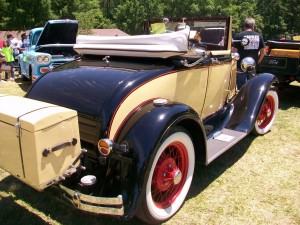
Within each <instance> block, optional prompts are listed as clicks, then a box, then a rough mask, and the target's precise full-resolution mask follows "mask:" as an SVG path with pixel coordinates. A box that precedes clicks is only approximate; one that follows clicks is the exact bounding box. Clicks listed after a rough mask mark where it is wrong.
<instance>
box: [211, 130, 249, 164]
mask: <svg viewBox="0 0 300 225" xmlns="http://www.w3.org/2000/svg"><path fill="white" fill-rule="evenodd" d="M246 135H247V133H245V132H241V131H235V130H229V129H225V128H224V129H223V130H221V131H218V132H216V133H215V134H214V135H213V136H212V138H210V139H208V140H207V157H206V165H208V164H209V163H211V162H212V161H213V160H214V159H216V158H217V157H218V156H219V155H221V154H222V153H224V152H225V151H227V150H228V149H229V148H231V147H232V146H233V145H235V144H236V143H237V142H239V140H241V139H242V138H244V137H245V136H246Z"/></svg>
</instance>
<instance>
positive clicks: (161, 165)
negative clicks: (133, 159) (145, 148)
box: [137, 127, 195, 224]
mask: <svg viewBox="0 0 300 225" xmlns="http://www.w3.org/2000/svg"><path fill="white" fill-rule="evenodd" d="M153 154H154V155H153V157H152V160H151V161H150V162H149V165H148V168H147V170H148V171H147V172H146V177H145V182H146V184H145V186H144V188H143V190H142V195H141V198H142V201H141V203H140V205H139V207H138V209H137V216H138V217H139V218H140V219H141V220H143V221H145V222H147V223H150V224H157V223H162V222H164V221H166V220H168V219H170V218H171V217H172V216H173V215H174V214H175V213H176V212H177V211H178V210H179V209H180V207H181V206H182V204H183V203H184V201H185V198H186V195H187V193H188V191H189V189H190V186H191V183H192V178H193V174H194V167H195V152H194V145H193V141H192V139H191V136H190V134H189V133H188V131H187V130H185V129H184V128H181V127H176V128H173V129H172V130H171V131H170V132H168V133H167V134H166V136H165V137H164V138H163V141H162V143H161V144H160V145H159V146H158V147H157V149H156V150H155V151H154V153H153Z"/></svg>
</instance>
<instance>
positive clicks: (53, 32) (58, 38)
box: [36, 20, 78, 46]
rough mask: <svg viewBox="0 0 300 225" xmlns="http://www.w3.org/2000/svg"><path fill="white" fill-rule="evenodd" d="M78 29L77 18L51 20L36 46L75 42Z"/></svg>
mask: <svg viewBox="0 0 300 225" xmlns="http://www.w3.org/2000/svg"><path fill="white" fill-rule="evenodd" d="M77 31H78V21H76V20H50V21H48V22H47V23H46V25H45V27H44V29H43V31H42V33H41V35H40V37H39V40H38V41H37V43H36V46H39V45H47V44H75V43H76V36H77Z"/></svg>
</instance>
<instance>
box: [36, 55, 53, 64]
mask: <svg viewBox="0 0 300 225" xmlns="http://www.w3.org/2000/svg"><path fill="white" fill-rule="evenodd" d="M36 61H37V63H39V64H47V63H49V62H50V56H47V55H39V56H38V57H37V58H36Z"/></svg>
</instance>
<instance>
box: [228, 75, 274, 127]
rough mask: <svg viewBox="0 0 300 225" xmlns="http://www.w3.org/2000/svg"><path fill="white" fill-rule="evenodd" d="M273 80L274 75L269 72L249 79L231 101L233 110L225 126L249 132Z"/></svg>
mask: <svg viewBox="0 0 300 225" xmlns="http://www.w3.org/2000/svg"><path fill="white" fill-rule="evenodd" d="M275 81H276V77H275V76H274V75H273V74H270V73H261V74H257V75H256V77H254V78H252V79H251V80H249V81H248V82H247V83H246V84H245V85H244V86H243V87H242V89H241V90H240V91H239V93H238V94H237V96H236V97H235V98H234V99H233V101H232V104H233V106H234V107H233V108H234V110H233V114H232V116H231V118H230V120H229V122H228V124H227V126H226V128H228V129H232V130H236V131H242V132H246V133H249V132H250V131H251V130H252V128H253V126H254V123H255V121H256V119H257V116H258V113H259V111H260V109H261V106H262V104H263V102H264V99H265V97H266V95H267V93H268V91H269V89H270V87H271V85H272V84H273V83H274V82H275Z"/></svg>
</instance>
